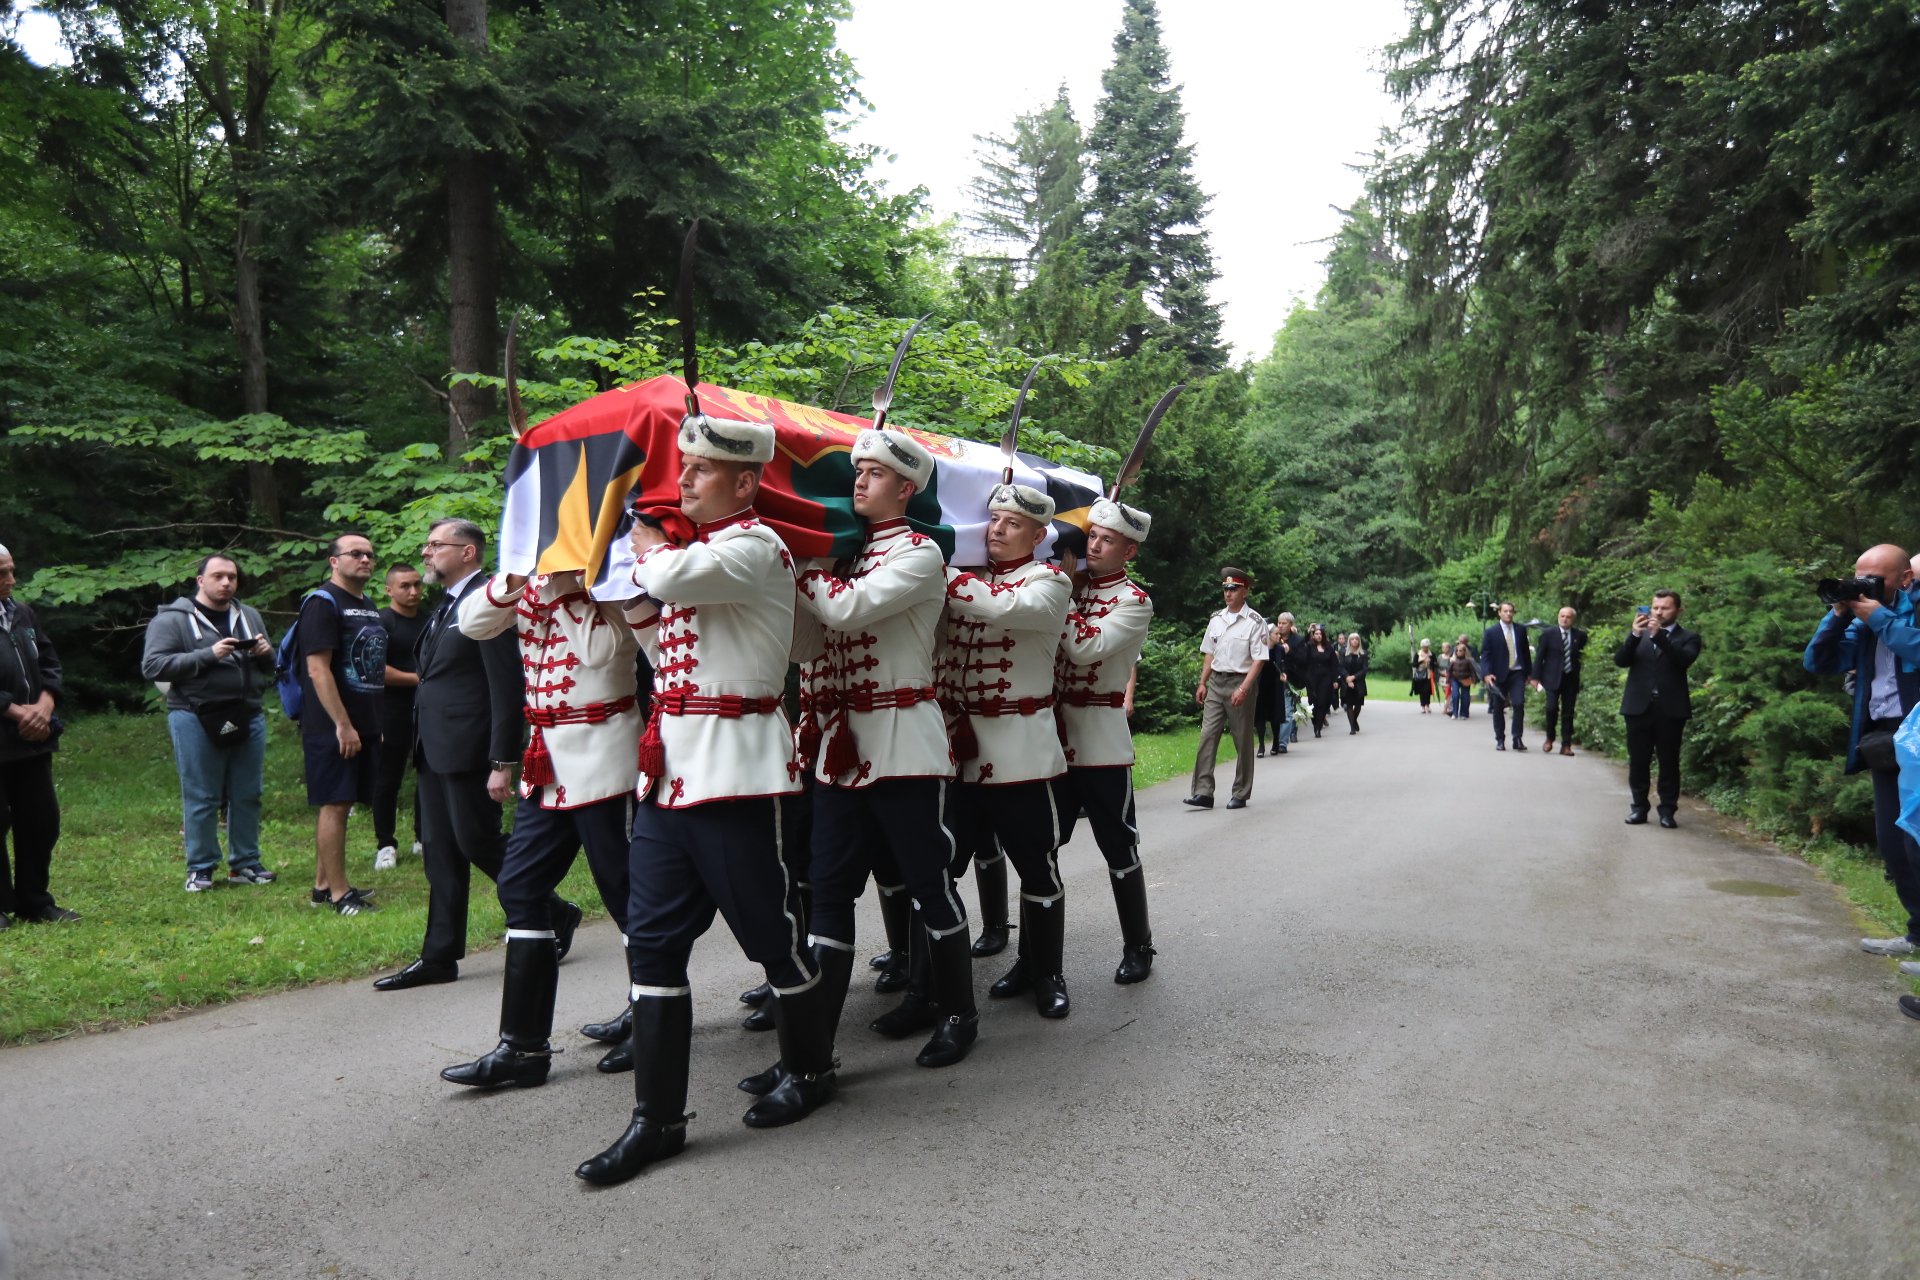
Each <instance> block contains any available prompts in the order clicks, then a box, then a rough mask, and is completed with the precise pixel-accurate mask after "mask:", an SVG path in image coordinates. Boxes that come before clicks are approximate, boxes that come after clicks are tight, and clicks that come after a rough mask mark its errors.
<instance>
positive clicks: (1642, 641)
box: [1613, 587, 1700, 830]
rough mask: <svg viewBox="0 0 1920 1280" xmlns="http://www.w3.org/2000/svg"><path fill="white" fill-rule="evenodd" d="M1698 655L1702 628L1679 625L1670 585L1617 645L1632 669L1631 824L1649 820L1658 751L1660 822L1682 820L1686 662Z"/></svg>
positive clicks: (1626, 708)
mask: <svg viewBox="0 0 1920 1280" xmlns="http://www.w3.org/2000/svg"><path fill="white" fill-rule="evenodd" d="M1699 656H1700V633H1699V632H1698V631H1688V630H1687V629H1686V628H1685V627H1682V626H1681V625H1680V593H1679V592H1677V591H1673V590H1670V589H1668V588H1666V587H1662V588H1660V590H1658V591H1656V592H1654V593H1653V601H1652V603H1651V604H1646V605H1642V606H1641V607H1640V609H1639V611H1638V612H1636V613H1635V614H1634V615H1633V625H1632V626H1631V627H1629V628H1628V630H1627V634H1626V637H1625V638H1624V639H1622V640H1621V641H1620V647H1619V648H1618V649H1616V650H1614V654H1613V662H1614V665H1615V666H1619V667H1625V668H1626V669H1627V688H1626V692H1625V694H1623V695H1622V697H1621V699H1620V717H1621V719H1623V720H1625V721H1626V722H1627V789H1628V790H1629V791H1631V792H1632V793H1633V808H1632V810H1631V811H1630V812H1629V813H1628V814H1627V824H1628V825H1629V826H1638V825H1640V824H1641V823H1643V822H1645V821H1646V820H1647V788H1648V784H1649V783H1650V782H1651V781H1652V772H1653V759H1654V757H1655V756H1656V755H1657V756H1658V757H1659V758H1660V825H1661V826H1663V827H1666V828H1668V829H1669V830H1671V829H1672V828H1674V827H1677V826H1679V825H1680V824H1679V823H1678V822H1676V821H1675V820H1674V814H1675V813H1677V812H1678V811H1679V809H1680V738H1681V735H1682V734H1683V733H1684V732H1685V730H1686V727H1687V720H1688V718H1689V717H1690V716H1692V715H1693V702H1692V695H1691V693H1690V692H1689V690H1688V688H1687V668H1688V667H1691V666H1692V665H1693V662H1694V659H1696V658H1698V657H1699Z"/></svg>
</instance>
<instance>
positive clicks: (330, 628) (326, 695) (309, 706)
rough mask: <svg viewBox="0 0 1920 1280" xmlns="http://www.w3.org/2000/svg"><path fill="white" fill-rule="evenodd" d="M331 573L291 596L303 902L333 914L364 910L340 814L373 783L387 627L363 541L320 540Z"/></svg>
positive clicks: (351, 536)
mask: <svg viewBox="0 0 1920 1280" xmlns="http://www.w3.org/2000/svg"><path fill="white" fill-rule="evenodd" d="M327 565H328V567H329V568H330V569H331V570H332V573H331V576H329V577H328V579H327V581H325V582H323V583H322V584H320V586H319V587H318V588H317V589H316V590H314V591H310V592H308V593H307V597H306V599H305V600H303V601H301V604H300V617H299V620H298V621H297V622H295V623H294V625H295V626H296V627H298V628H299V632H300V635H299V642H298V646H297V647H298V651H299V659H298V661H297V662H296V664H295V670H296V671H297V673H298V675H299V679H300V693H301V708H300V740H301V741H300V745H301V748H302V749H303V751H304V752H305V754H306V773H307V803H308V804H310V805H313V806H315V807H316V808H318V809H319V810H320V813H319V817H318V820H317V821H316V823H315V830H314V852H315V857H314V881H313V905H314V906H316V907H319V906H331V907H332V908H333V909H334V911H335V912H337V913H338V914H340V915H343V916H353V915H360V914H361V913H363V912H368V911H372V910H373V904H372V903H371V902H369V901H368V895H367V893H366V892H365V891H364V890H361V889H356V888H354V887H353V886H352V885H350V884H348V883H347V815H348V814H349V813H351V812H352V811H353V806H354V805H355V804H372V803H373V798H374V794H375V792H376V791H377V790H378V788H379V775H380V709H381V706H382V703H383V701H384V699H385V696H386V687H387V629H386V628H385V627H384V626H382V625H381V624H380V610H378V609H377V608H375V607H374V605H373V602H372V601H370V600H368V599H367V597H366V589H367V582H368V580H369V579H370V578H372V577H373V544H372V543H371V542H369V541H367V539H365V538H363V537H361V536H360V535H359V534H357V533H343V534H341V535H340V536H338V537H336V538H335V539H334V540H333V541H332V542H331V543H329V544H328V546H327Z"/></svg>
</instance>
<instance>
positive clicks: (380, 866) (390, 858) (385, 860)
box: [373, 844, 400, 871]
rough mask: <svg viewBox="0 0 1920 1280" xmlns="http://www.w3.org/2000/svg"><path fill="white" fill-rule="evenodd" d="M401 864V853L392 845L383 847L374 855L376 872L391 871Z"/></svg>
mask: <svg viewBox="0 0 1920 1280" xmlns="http://www.w3.org/2000/svg"><path fill="white" fill-rule="evenodd" d="M399 862H400V851H399V850H398V849H396V848H394V847H393V846H392V845H390V844H383V845H381V846H380V851H379V852H378V853H376V854H374V855H373V869H374V870H375V871H391V870H393V869H394V867H396V866H398V865H399Z"/></svg>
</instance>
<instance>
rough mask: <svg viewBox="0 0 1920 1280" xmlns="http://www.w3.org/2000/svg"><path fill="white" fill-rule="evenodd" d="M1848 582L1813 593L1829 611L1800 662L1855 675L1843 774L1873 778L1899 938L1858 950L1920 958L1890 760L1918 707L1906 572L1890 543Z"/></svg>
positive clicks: (1911, 845) (1915, 895)
mask: <svg viewBox="0 0 1920 1280" xmlns="http://www.w3.org/2000/svg"><path fill="white" fill-rule="evenodd" d="M1853 572H1854V576H1853V577H1851V578H1841V579H1833V578H1823V579H1822V580H1821V581H1820V584H1819V586H1818V588H1817V590H1818V591H1819V593H1820V599H1821V600H1822V601H1823V602H1824V603H1825V604H1827V605H1828V606H1830V607H1829V609H1828V612H1827V614H1826V616H1825V617H1823V618H1821V619H1820V626H1819V627H1818V628H1817V629H1816V630H1815V631H1814V633H1813V639H1811V640H1809V641H1808V642H1807V652H1806V657H1805V659H1804V663H1805V666H1806V668H1807V670H1808V671H1811V672H1813V673H1814V674H1815V675H1839V674H1840V673H1841V672H1844V671H1853V672H1856V673H1857V674H1856V676H1855V679H1854V682H1853V726H1852V731H1851V733H1850V734H1849V736H1848V740H1847V764H1846V771H1847V772H1848V773H1849V774H1853V773H1858V772H1860V771H1861V770H1862V769H1867V770H1871V771H1872V773H1873V826H1874V835H1875V838H1876V841H1877V843H1878V844H1879V846H1880V857H1881V859H1882V860H1883V861H1884V862H1885V863H1886V865H1887V878H1888V879H1890V880H1892V881H1893V887H1894V891H1895V892H1896V893H1897V894H1898V895H1899V897H1900V905H1901V907H1902V908H1903V909H1904V910H1905V911H1906V913H1907V931H1906V933H1905V934H1904V935H1903V936H1901V937H1897V938H1862V939H1861V940H1860V948H1861V950H1863V951H1868V952H1871V953H1872V954H1874V955H1880V956H1906V955H1912V954H1914V953H1915V952H1916V951H1920V844H1916V843H1915V841H1914V838H1913V837H1912V836H1910V835H1908V834H1907V833H1906V832H1905V831H1903V830H1901V829H1900V827H1899V826H1898V825H1897V823H1896V821H1895V820H1896V819H1897V818H1899V816H1900V766H1899V763H1898V762H1897V761H1896V760H1895V758H1894V754H1893V734H1894V730H1896V729H1898V728H1899V727H1900V722H1901V720H1903V719H1904V718H1905V717H1906V714H1907V712H1909V711H1911V710H1913V705H1914V703H1915V701H1916V700H1920V627H1916V626H1915V625H1914V609H1913V599H1912V597H1911V595H1910V589H1911V588H1912V586H1913V581H1914V575H1913V567H1912V565H1911V563H1910V562H1909V561H1908V559H1907V553H1906V552H1905V551H1904V550H1902V549H1901V548H1899V547H1896V546H1893V545H1892V544H1890V543H1883V544H1881V545H1880V546H1877V547H1872V548H1870V549H1868V550H1867V551H1864V552H1862V553H1861V555H1860V558H1859V559H1858V560H1856V561H1855V562H1854V565H1853Z"/></svg>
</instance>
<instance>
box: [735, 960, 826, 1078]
mask: <svg viewBox="0 0 1920 1280" xmlns="http://www.w3.org/2000/svg"><path fill="white" fill-rule="evenodd" d="M813 962H814V963H815V964H817V965H818V966H820V985H821V986H824V987H826V988H827V994H828V997H829V1003H828V1007H827V1017H828V1018H829V1019H830V1020H831V1023H832V1027H833V1038H834V1039H835V1040H838V1039H839V1037H840V1011H841V1010H842V1009H844V1008H845V1007H846V1004H847V987H848V986H849V985H850V984H851V983H852V981H853V952H852V950H850V949H844V948H841V947H838V946H835V945H834V944H833V943H830V942H815V943H814V944H813ZM765 1007H766V1008H767V1009H768V1010H769V1011H772V1009H773V1007H774V1002H773V1001H771V1000H769V1001H767V1003H766V1006H765ZM785 1070H786V1063H785V1062H784V1061H782V1060H780V1059H777V1058H776V1059H775V1060H774V1063H773V1065H772V1066H770V1067H768V1068H767V1069H766V1070H765V1071H759V1072H755V1073H754V1074H753V1075H750V1076H748V1077H747V1078H746V1079H744V1080H742V1081H741V1082H740V1085H739V1088H740V1091H741V1092H742V1093H751V1094H753V1095H754V1096H755V1097H759V1096H761V1095H763V1094H767V1093H771V1092H772V1091H773V1089H774V1087H775V1086H776V1085H778V1084H779V1083H780V1078H781V1076H782V1074H783V1073H784V1072H785Z"/></svg>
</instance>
